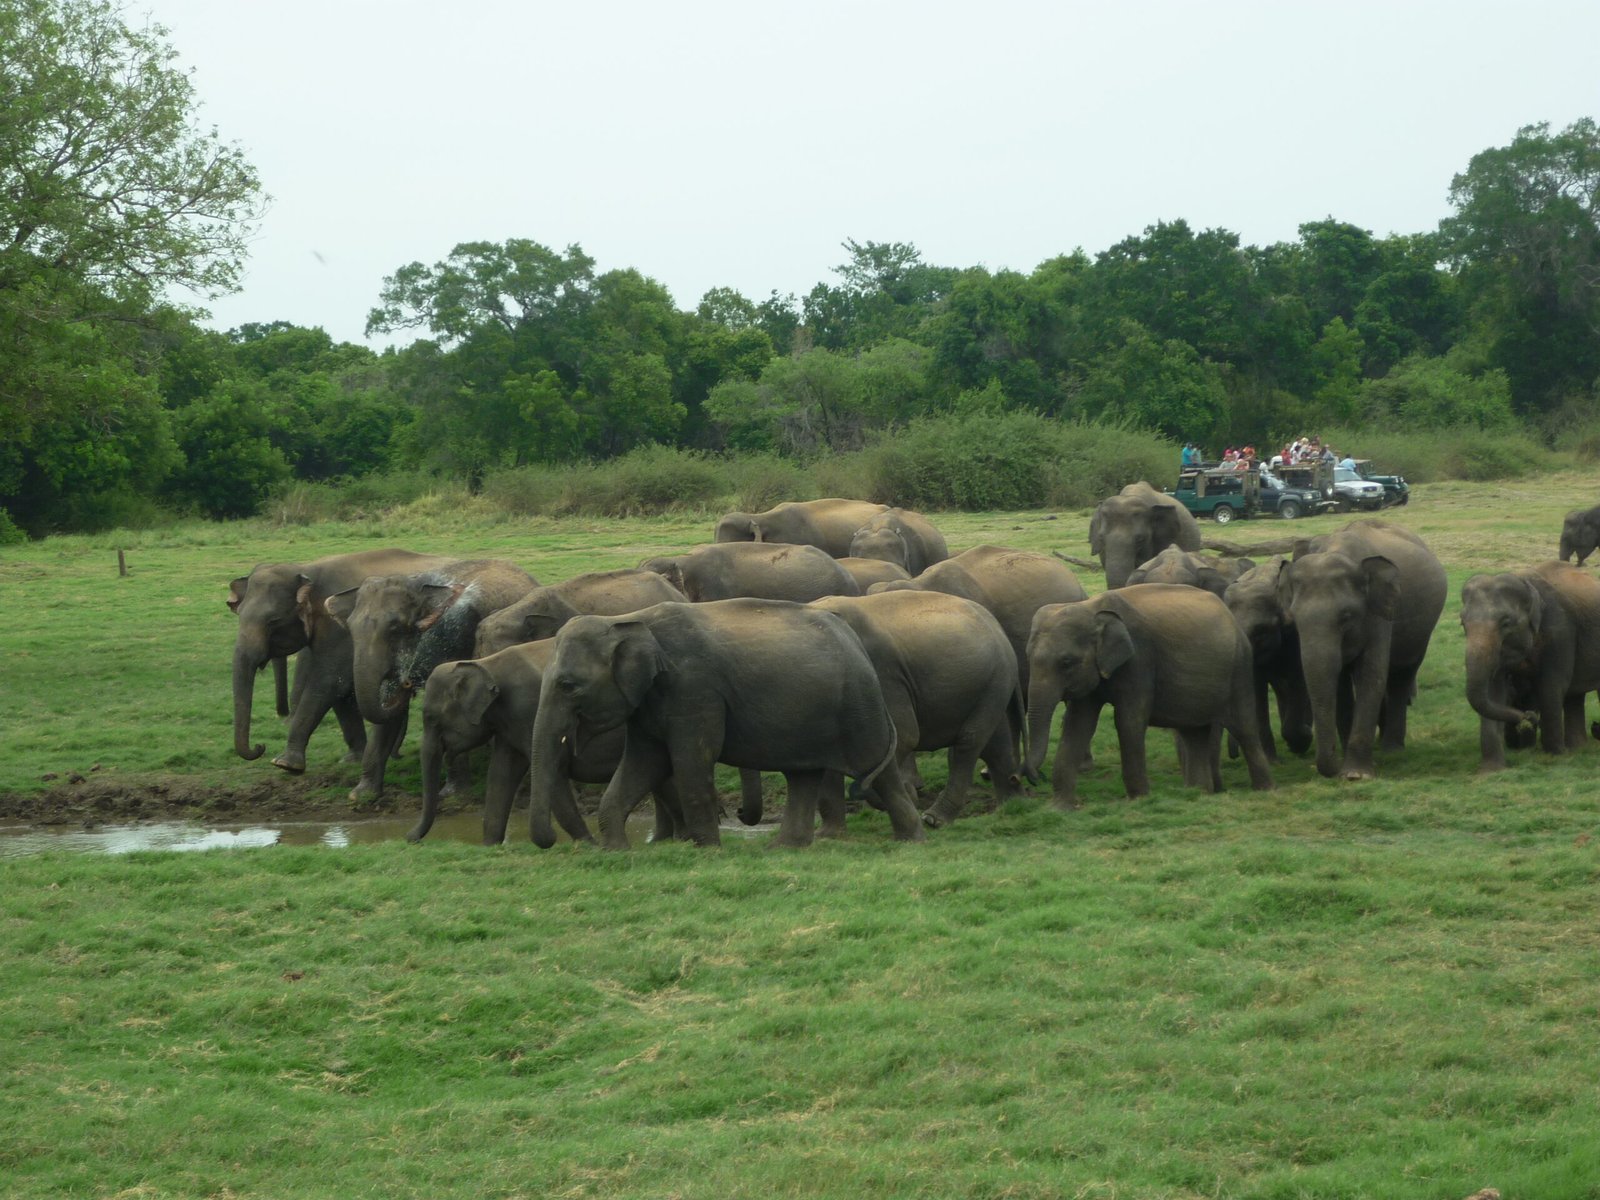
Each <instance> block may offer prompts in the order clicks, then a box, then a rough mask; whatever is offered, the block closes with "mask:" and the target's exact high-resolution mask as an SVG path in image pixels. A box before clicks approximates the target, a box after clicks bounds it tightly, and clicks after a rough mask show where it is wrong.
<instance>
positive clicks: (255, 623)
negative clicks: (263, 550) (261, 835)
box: [228, 549, 449, 789]
mask: <svg viewBox="0 0 1600 1200" xmlns="http://www.w3.org/2000/svg"><path fill="white" fill-rule="evenodd" d="M448 561H449V559H446V558H441V557H438V556H436V555H428V554H418V553H415V552H414V551H411V550H399V549H387V550H364V551H362V552H360V553H358V554H334V555H330V556H328V557H326V558H319V559H315V560H313V561H311V562H306V563H264V564H262V565H260V566H257V567H256V568H255V569H254V570H252V571H251V572H250V574H248V575H244V576H241V577H240V578H238V579H235V580H234V581H233V582H232V584H231V585H230V587H229V592H228V607H229V608H230V609H232V610H233V611H234V612H235V613H236V614H238V617H239V633H238V636H237V638H236V639H235V641H234V649H233V744H234V751H235V753H237V754H238V755H239V756H240V757H241V758H246V759H255V758H259V757H260V756H261V754H262V753H263V751H264V750H265V747H264V746H262V745H259V744H257V745H255V746H252V745H251V743H250V721H251V708H252V699H253V695H252V693H253V691H254V681H255V676H256V673H257V672H259V671H260V670H261V669H262V668H263V667H264V666H265V665H266V664H267V663H268V662H271V663H272V664H273V669H274V674H275V676H276V679H277V700H278V715H279V716H288V717H289V730H288V742H287V744H286V745H285V746H284V748H283V750H282V751H281V752H280V753H279V754H278V755H277V756H276V757H275V758H273V760H272V765H273V766H275V767H280V768H282V769H283V770H285V771H291V772H295V773H298V772H300V771H304V770H305V767H306V744H307V742H308V741H309V740H310V738H311V735H312V733H313V732H314V731H315V730H316V728H317V726H318V725H319V724H320V723H321V722H322V719H323V717H325V716H327V714H328V713H329V712H330V711H332V712H333V713H334V714H335V715H336V716H337V717H338V720H339V725H340V728H341V729H342V730H343V732H344V738H345V742H346V744H347V745H348V747H349V749H350V751H351V753H352V754H354V755H356V756H358V757H360V758H361V760H362V769H361V779H362V785H363V787H364V788H368V789H370V787H371V781H372V779H373V778H374V777H376V778H379V779H381V778H382V774H383V761H382V758H381V756H379V757H376V758H374V755H375V754H376V753H377V751H376V748H375V747H372V746H370V745H369V743H368V739H367V734H366V730H365V729H364V728H363V727H362V724H361V713H360V710H359V709H358V707H357V705H356V700H355V683H354V679H355V676H354V666H353V661H354V660H353V651H352V648H351V644H350V635H349V634H348V633H347V632H346V630H345V628H344V627H343V626H342V625H340V624H339V623H338V622H337V621H335V620H333V619H332V618H331V617H330V616H329V615H328V613H327V612H326V610H325V609H324V608H323V602H324V601H325V600H326V599H327V598H328V597H329V596H331V595H333V594H334V593H336V592H342V591H344V590H346V589H348V588H352V587H355V586H356V585H358V584H359V583H360V582H361V581H362V580H363V579H365V578H367V577H368V576H369V575H384V574H389V573H391V572H395V571H417V570H424V569H427V568H431V567H437V566H439V565H440V564H443V563H446V562H448ZM289 655H297V656H298V657H297V658H296V662H295V680H294V696H293V703H292V704H290V703H289V700H290V697H289V696H288V695H287V691H286V687H285V672H284V664H285V660H286V658H287V657H288V656H289ZM369 751H370V753H369Z"/></svg>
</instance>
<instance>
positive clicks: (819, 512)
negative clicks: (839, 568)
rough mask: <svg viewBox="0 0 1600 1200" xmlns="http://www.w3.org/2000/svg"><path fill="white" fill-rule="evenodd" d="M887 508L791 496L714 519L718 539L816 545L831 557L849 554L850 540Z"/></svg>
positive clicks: (881, 505) (859, 502)
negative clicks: (758, 508)
mask: <svg viewBox="0 0 1600 1200" xmlns="http://www.w3.org/2000/svg"><path fill="white" fill-rule="evenodd" d="M888 511H889V506H888V505H887V504H874V503H872V502H871V501H870V500H846V499H842V498H840V497H837V496H835V497H830V498H828V499H826V500H790V501H787V502H785V503H783V504H779V505H777V506H775V507H773V508H769V509H767V511H766V512H760V513H746V512H731V513H725V514H724V515H723V517H722V519H721V520H719V521H718V522H717V531H716V536H715V538H714V539H713V540H715V541H718V542H787V543H789V544H791V545H797V546H816V547H817V548H818V549H820V550H824V551H826V552H827V553H828V554H829V555H830V556H831V557H833V558H845V557H847V556H848V555H849V554H850V541H851V539H852V538H854V537H855V535H856V530H858V529H860V528H861V527H862V526H863V525H865V524H866V523H867V522H869V521H870V520H872V518H873V517H875V516H877V515H878V514H879V513H884V512H888Z"/></svg>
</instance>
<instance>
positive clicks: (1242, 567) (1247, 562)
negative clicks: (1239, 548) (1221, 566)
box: [1230, 558, 1256, 579]
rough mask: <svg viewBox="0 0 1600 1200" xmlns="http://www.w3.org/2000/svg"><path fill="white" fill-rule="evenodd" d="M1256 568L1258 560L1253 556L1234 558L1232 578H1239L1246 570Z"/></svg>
mask: <svg viewBox="0 0 1600 1200" xmlns="http://www.w3.org/2000/svg"><path fill="white" fill-rule="evenodd" d="M1255 569H1256V560H1255V559H1253V558H1236V559H1234V560H1233V574H1232V576H1230V578H1231V579H1237V578H1239V576H1241V575H1243V574H1244V573H1245V572H1246V571H1254V570H1255Z"/></svg>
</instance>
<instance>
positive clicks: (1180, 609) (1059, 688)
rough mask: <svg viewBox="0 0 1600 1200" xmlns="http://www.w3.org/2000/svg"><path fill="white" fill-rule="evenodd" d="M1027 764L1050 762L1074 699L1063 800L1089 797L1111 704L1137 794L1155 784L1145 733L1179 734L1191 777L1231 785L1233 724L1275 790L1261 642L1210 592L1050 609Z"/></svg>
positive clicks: (1253, 766)
mask: <svg viewBox="0 0 1600 1200" xmlns="http://www.w3.org/2000/svg"><path fill="white" fill-rule="evenodd" d="M1028 659H1029V662H1030V664H1031V669H1032V681H1031V683H1030V684H1029V689H1028V727H1029V746H1028V760H1027V768H1028V771H1029V773H1030V774H1032V773H1037V771H1038V770H1039V768H1040V766H1041V765H1042V764H1043V762H1044V755H1045V750H1046V747H1047V745H1048V742H1049V737H1050V720H1051V717H1052V716H1054V714H1055V709H1056V705H1057V704H1059V703H1061V702H1062V701H1063V700H1064V701H1066V704H1067V716H1066V720H1065V722H1064V723H1063V725H1062V727H1061V744H1060V745H1059V746H1058V747H1057V749H1056V757H1055V770H1054V772H1053V780H1054V790H1055V803H1056V805H1057V806H1058V807H1062V808H1070V807H1072V806H1073V805H1074V804H1076V802H1077V778H1078V766H1079V764H1080V763H1081V762H1082V761H1083V759H1084V756H1085V755H1086V754H1087V753H1088V750H1089V743H1090V742H1091V740H1092V739H1093V738H1094V731H1095V727H1096V725H1097V724H1098V723H1099V720H1100V710H1101V708H1102V707H1104V706H1105V705H1107V704H1110V705H1111V706H1112V708H1113V710H1114V715H1115V718H1116V723H1117V742H1118V745H1119V748H1120V750H1121V754H1122V784H1123V787H1124V789H1125V790H1126V791H1127V793H1128V795H1129V796H1130V797H1132V796H1142V795H1144V794H1145V793H1147V792H1148V791H1149V790H1150V776H1149V771H1148V769H1147V767H1146V764H1145V730H1146V729H1148V728H1149V727H1150V726H1152V725H1155V726H1158V727H1160V728H1166V729H1172V730H1175V731H1176V732H1177V734H1178V737H1179V740H1180V759H1181V761H1182V764H1183V780H1184V783H1186V784H1188V785H1190V786H1193V787H1199V788H1204V789H1206V790H1207V791H1212V792H1215V791H1220V790H1221V788H1222V772H1221V763H1220V757H1221V756H1220V745H1221V730H1222V729H1226V730H1227V731H1228V732H1229V733H1230V734H1232V735H1233V736H1234V738H1235V739H1236V740H1237V741H1238V743H1239V746H1240V748H1241V750H1242V751H1243V752H1244V758H1245V765H1246V767H1247V768H1248V769H1249V772H1250V786H1251V787H1253V788H1256V789H1257V790H1266V789H1269V788H1271V787H1272V786H1273V784H1272V771H1271V768H1270V767H1269V766H1268V765H1267V759H1266V755H1265V753H1264V752H1263V751H1262V748H1261V738H1260V734H1259V731H1258V729H1257V726H1256V716H1255V705H1254V703H1253V701H1252V688H1251V663H1250V643H1249V642H1248V641H1247V640H1246V638H1245V636H1244V633H1243V631H1242V630H1241V629H1240V628H1239V626H1238V625H1237V624H1236V623H1235V622H1234V620H1233V618H1232V617H1230V616H1229V615H1228V608H1227V605H1225V604H1223V602H1222V601H1221V600H1219V599H1218V598H1217V597H1216V596H1213V595H1212V594H1211V593H1209V592H1206V591H1202V590H1201V589H1199V588H1192V587H1183V586H1179V585H1175V584H1165V583H1144V584H1138V585H1135V586H1133V587H1125V588H1118V589H1115V590H1112V591H1108V592H1103V593H1101V594H1100V595H1098V596H1096V597H1094V599H1092V600H1084V601H1080V602H1078V603H1075V604H1051V605H1046V606H1045V607H1044V608H1042V609H1040V610H1039V613H1038V615H1037V616H1036V617H1035V618H1034V622H1033V635H1032V637H1031V638H1030V639H1029V642H1028Z"/></svg>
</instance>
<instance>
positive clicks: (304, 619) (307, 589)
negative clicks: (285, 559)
mask: <svg viewBox="0 0 1600 1200" xmlns="http://www.w3.org/2000/svg"><path fill="white" fill-rule="evenodd" d="M294 584H295V586H294V607H295V611H296V613H298V614H299V617H300V624H301V627H302V628H304V629H305V631H306V637H308V638H309V637H311V635H312V634H313V633H314V632H315V629H316V621H317V607H316V605H314V604H313V603H312V602H311V576H309V575H297V576H296V577H295V581H294Z"/></svg>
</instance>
